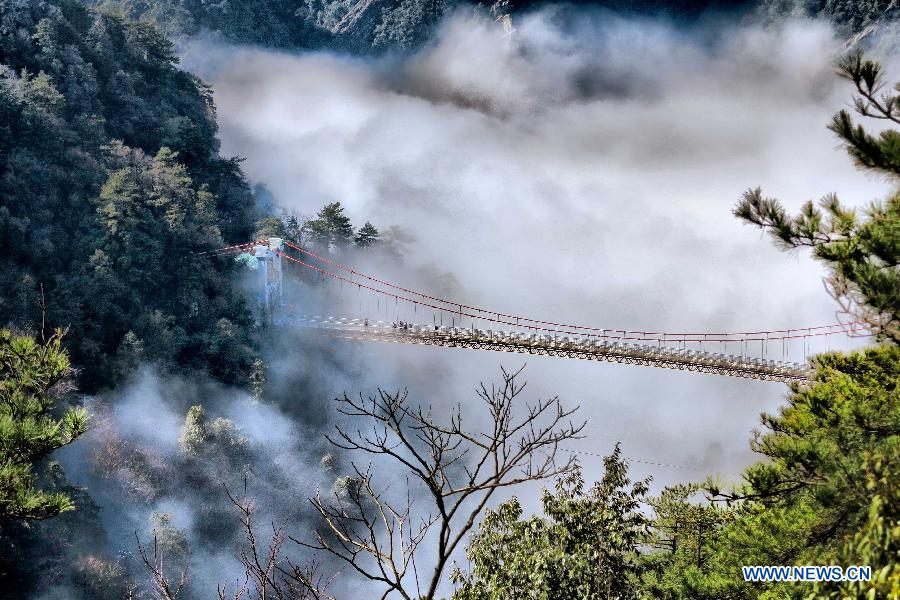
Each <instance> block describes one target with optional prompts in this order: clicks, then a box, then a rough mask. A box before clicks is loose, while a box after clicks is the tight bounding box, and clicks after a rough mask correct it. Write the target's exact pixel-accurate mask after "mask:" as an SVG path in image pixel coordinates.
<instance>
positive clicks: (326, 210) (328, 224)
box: [306, 202, 353, 250]
mask: <svg viewBox="0 0 900 600" xmlns="http://www.w3.org/2000/svg"><path fill="white" fill-rule="evenodd" d="M306 228H307V231H309V235H310V238H312V240H313V241H314V242H316V243H318V244H319V245H321V246H322V247H324V248H326V249H329V250H331V249H341V248H346V247H347V246H349V245H350V242H351V241H352V239H353V225H352V224H351V223H350V217H348V216H347V215H345V214H344V207H343V206H341V203H340V202H332V203H331V204H327V205H325V206H324V207H323V208H322V210H320V211H319V213H318V214H317V215H316V218H315V219H313V220H311V221H308V222H307V223H306Z"/></svg>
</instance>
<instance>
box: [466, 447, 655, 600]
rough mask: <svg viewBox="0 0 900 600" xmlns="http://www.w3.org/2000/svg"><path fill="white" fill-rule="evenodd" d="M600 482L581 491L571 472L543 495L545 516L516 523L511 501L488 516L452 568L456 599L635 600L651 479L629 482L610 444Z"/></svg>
mask: <svg viewBox="0 0 900 600" xmlns="http://www.w3.org/2000/svg"><path fill="white" fill-rule="evenodd" d="M604 467H605V471H604V474H603V477H602V479H601V480H600V481H598V482H596V483H595V484H594V485H593V486H591V488H590V489H588V490H585V486H584V479H583V477H582V475H581V470H580V469H576V470H575V471H574V472H573V473H572V474H570V475H569V476H566V477H563V478H562V479H560V481H559V482H558V483H557V485H556V491H555V493H553V492H550V491H549V490H545V491H544V495H543V498H542V505H543V509H544V515H545V517H539V516H532V517H529V518H526V519H523V518H522V514H523V511H522V506H521V504H519V502H518V500H516V499H513V500H510V501H508V502H505V503H504V504H502V505H500V506H499V507H498V508H497V510H496V511H488V512H487V514H486V515H485V518H484V520H483V522H482V523H481V525H480V527H479V530H478V532H477V533H476V534H475V535H474V536H473V539H472V541H471V542H470V545H469V548H468V550H467V556H468V559H469V561H470V562H471V563H472V570H471V572H469V573H462V572H459V571H457V572H456V573H454V580H455V581H456V583H457V584H458V585H459V588H458V589H457V591H456V593H455V594H454V596H453V598H454V599H455V600H482V599H483V600H487V599H491V598H535V599H537V598H541V599H547V600H552V599H559V600H568V599H569V598H584V599H597V600H600V599H609V598H636V597H638V587H637V585H636V583H637V575H638V574H639V572H640V562H639V560H638V550H639V546H640V544H641V541H642V540H643V538H644V535H645V532H646V525H647V521H646V518H645V517H644V515H643V514H642V513H641V502H642V500H643V498H644V497H645V495H646V493H647V490H648V487H647V486H648V483H649V481H638V482H636V483H634V484H631V482H630V481H629V479H628V475H627V472H628V469H627V465H626V463H625V461H624V460H623V459H622V456H621V450H620V449H619V446H618V445H616V448H615V450H614V451H613V453H612V454H611V455H610V456H607V457H606V458H605V459H604Z"/></svg>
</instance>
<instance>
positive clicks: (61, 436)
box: [0, 329, 87, 519]
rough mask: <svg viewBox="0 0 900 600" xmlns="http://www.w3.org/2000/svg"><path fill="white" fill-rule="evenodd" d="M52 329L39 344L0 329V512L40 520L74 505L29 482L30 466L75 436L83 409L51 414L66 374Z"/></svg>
mask: <svg viewBox="0 0 900 600" xmlns="http://www.w3.org/2000/svg"><path fill="white" fill-rule="evenodd" d="M62 337H63V333H62V332H61V331H57V332H56V333H55V334H54V335H53V336H51V337H50V339H48V340H46V341H45V342H42V343H39V342H37V341H36V340H35V339H34V338H32V337H30V336H25V335H17V334H14V333H12V332H11V331H10V330H8V329H3V330H0V517H3V518H12V519H46V518H49V517H54V516H56V515H58V514H59V513H60V512H63V511H67V510H72V509H73V508H75V505H74V504H73V502H72V500H71V499H70V498H69V497H68V496H66V495H65V494H62V493H46V492H43V491H41V490H39V489H37V488H36V487H35V483H36V477H35V475H34V474H33V473H32V467H33V466H34V464H35V463H37V462H38V461H40V460H42V459H44V458H45V457H47V456H48V455H49V454H50V453H51V452H53V451H54V450H57V449H58V448H61V447H63V446H66V445H68V444H70V443H72V442H73V441H75V440H76V439H77V438H78V437H79V436H81V434H83V433H84V432H85V430H86V427H87V413H86V412H85V411H84V410H83V409H72V410H68V411H65V412H64V413H63V414H62V416H61V417H57V416H55V415H54V412H55V408H56V406H55V405H56V402H57V398H58V395H59V393H60V392H61V391H62V389H61V388H63V387H64V384H65V381H66V378H67V377H68V376H69V375H70V373H71V369H70V367H69V357H68V355H67V354H66V351H65V350H64V349H63V348H62Z"/></svg>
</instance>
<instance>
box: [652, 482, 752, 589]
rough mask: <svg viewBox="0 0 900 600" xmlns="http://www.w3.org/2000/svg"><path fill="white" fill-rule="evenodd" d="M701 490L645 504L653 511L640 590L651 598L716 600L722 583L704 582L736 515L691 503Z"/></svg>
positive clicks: (671, 492)
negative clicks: (723, 533)
mask: <svg viewBox="0 0 900 600" xmlns="http://www.w3.org/2000/svg"><path fill="white" fill-rule="evenodd" d="M699 492H700V486H699V485H696V484H691V485H677V486H674V487H671V488H666V489H664V490H663V491H662V493H661V494H660V495H659V496H657V497H655V498H651V499H650V500H649V501H648V502H647V504H648V505H649V506H650V507H651V508H652V509H653V517H652V519H651V522H650V534H649V536H648V537H647V540H646V545H647V546H648V547H649V548H650V550H649V551H648V552H647V553H646V554H645V555H644V567H645V571H644V573H643V574H642V580H641V589H642V590H643V594H644V595H648V596H650V597H653V598H672V599H675V598H687V597H690V598H718V597H721V596H720V593H721V590H722V587H723V582H720V581H715V580H713V579H712V578H709V577H706V573H707V572H708V567H709V565H710V563H711V562H712V561H716V560H718V559H719V558H720V557H718V556H716V555H715V554H714V553H713V549H714V548H715V545H714V541H715V538H716V537H717V536H719V535H721V528H722V527H723V526H724V525H725V524H726V523H728V522H729V521H730V520H731V519H732V518H733V516H734V513H733V512H732V511H731V510H730V509H727V508H722V507H721V506H718V505H715V504H710V503H708V502H701V501H694V500H693V497H694V496H696V495H697V494H698V493H699Z"/></svg>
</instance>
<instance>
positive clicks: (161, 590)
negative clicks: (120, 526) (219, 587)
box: [134, 532, 188, 600]
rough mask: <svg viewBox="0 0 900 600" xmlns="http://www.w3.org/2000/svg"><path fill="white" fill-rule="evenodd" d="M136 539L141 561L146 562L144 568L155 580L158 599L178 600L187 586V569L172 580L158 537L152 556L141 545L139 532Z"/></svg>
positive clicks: (154, 584) (135, 534) (155, 539)
mask: <svg viewBox="0 0 900 600" xmlns="http://www.w3.org/2000/svg"><path fill="white" fill-rule="evenodd" d="M134 538H135V539H136V540H137V547H138V552H139V553H140V555H141V560H143V561H144V566H145V567H146V568H147V571H148V572H149V573H150V577H151V578H152V580H153V588H154V593H155V595H156V597H157V598H159V600H175V599H176V598H178V594H180V593H181V590H183V589H184V586H185V584H187V580H188V573H187V567H185V568H183V569H182V570H181V571H180V574H179V576H178V578H177V580H176V579H173V578H170V577H169V576H168V575H167V574H166V569H165V565H164V564H163V559H164V557H163V552H161V551H160V549H159V544H158V543H157V538H156V536H155V535H154V536H153V555H152V556H150V555H149V554H148V553H147V549H146V548H145V547H144V545H143V544H141V538H140V537H138V534H137V532H135V533H134Z"/></svg>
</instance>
